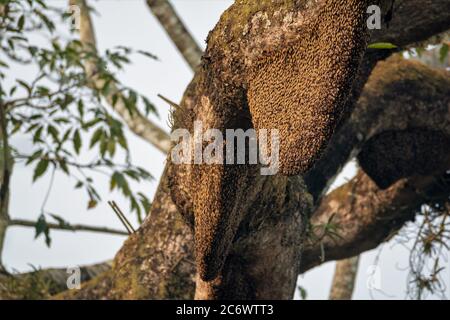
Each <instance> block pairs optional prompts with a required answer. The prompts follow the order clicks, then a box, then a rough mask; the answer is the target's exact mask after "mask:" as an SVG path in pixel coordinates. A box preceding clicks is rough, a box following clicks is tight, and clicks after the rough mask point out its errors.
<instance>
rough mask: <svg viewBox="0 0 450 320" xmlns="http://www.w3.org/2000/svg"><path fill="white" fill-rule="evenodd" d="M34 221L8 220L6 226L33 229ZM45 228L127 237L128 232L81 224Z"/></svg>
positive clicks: (54, 225) (53, 225)
mask: <svg viewBox="0 0 450 320" xmlns="http://www.w3.org/2000/svg"><path fill="white" fill-rule="evenodd" d="M35 225H36V221H31V220H24V219H11V220H9V223H8V226H11V227H12V226H19V227H31V228H34V227H35ZM47 226H48V227H49V228H50V229H53V230H63V231H73V232H75V231H89V232H98V233H107V234H115V235H121V236H127V235H128V232H126V231H121V230H116V229H110V228H106V227H94V226H88V225H83V224H67V225H65V224H57V223H47Z"/></svg>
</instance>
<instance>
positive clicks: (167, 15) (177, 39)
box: [147, 0, 203, 71]
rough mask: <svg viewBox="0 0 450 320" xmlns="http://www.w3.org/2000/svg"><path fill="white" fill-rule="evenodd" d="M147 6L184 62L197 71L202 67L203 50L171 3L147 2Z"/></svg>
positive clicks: (153, 0)
mask: <svg viewBox="0 0 450 320" xmlns="http://www.w3.org/2000/svg"><path fill="white" fill-rule="evenodd" d="M147 5H148V7H149V8H150V10H151V11H152V13H153V14H154V16H155V17H156V18H157V19H158V21H159V23H160V24H161V26H162V27H163V28H164V30H165V31H166V32H167V34H168V36H169V37H170V39H171V40H172V41H173V43H174V44H175V46H176V47H177V48H178V51H179V52H180V53H181V55H182V56H183V58H184V60H185V61H186V62H187V63H188V64H189V66H190V67H191V69H192V70H193V71H195V70H196V69H197V67H198V66H199V65H200V61H201V57H202V54H203V52H202V49H200V47H199V46H198V44H197V42H196V41H195V40H194V38H193V37H192V35H191V34H190V33H189V31H188V30H187V28H186V26H185V25H184V23H183V22H182V21H181V19H180V18H179V17H178V15H177V13H176V12H175V9H174V8H173V7H172V5H171V4H170V2H169V1H167V0H147Z"/></svg>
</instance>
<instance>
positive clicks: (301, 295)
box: [298, 286, 308, 300]
mask: <svg viewBox="0 0 450 320" xmlns="http://www.w3.org/2000/svg"><path fill="white" fill-rule="evenodd" d="M298 291H299V293H300V297H301V298H302V300H306V298H307V296H308V294H307V292H306V290H305V288H303V287H300V286H299V287H298Z"/></svg>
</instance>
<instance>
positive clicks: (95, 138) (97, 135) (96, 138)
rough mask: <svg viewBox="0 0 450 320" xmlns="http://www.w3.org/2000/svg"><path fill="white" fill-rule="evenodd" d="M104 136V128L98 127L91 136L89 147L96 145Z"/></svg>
mask: <svg viewBox="0 0 450 320" xmlns="http://www.w3.org/2000/svg"><path fill="white" fill-rule="evenodd" d="M102 137H103V129H102V128H98V129H97V130H95V132H94V134H93V135H92V137H91V142H90V143H89V147H90V148H92V147H93V146H95V145H96V144H97V142H99V141H100V139H101V138H102Z"/></svg>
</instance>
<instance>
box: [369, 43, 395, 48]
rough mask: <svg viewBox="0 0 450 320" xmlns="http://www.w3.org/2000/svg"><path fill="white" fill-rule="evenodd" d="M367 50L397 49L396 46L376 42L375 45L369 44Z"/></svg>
mask: <svg viewBox="0 0 450 320" xmlns="http://www.w3.org/2000/svg"><path fill="white" fill-rule="evenodd" d="M367 48H369V49H395V48H397V46H396V45H395V44H392V43H390V42H376V43H372V44H369V46H368V47H367Z"/></svg>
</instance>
